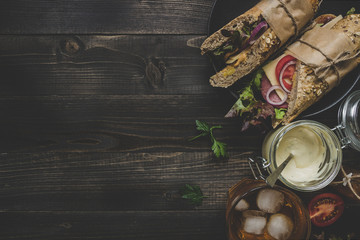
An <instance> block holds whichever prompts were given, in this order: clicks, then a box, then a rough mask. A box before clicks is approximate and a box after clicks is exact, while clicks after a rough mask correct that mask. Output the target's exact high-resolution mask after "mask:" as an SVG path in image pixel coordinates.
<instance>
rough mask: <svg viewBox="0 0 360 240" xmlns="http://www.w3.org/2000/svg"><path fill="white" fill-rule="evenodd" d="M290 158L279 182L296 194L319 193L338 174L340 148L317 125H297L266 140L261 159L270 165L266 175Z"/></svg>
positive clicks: (326, 132) (332, 137)
mask: <svg viewBox="0 0 360 240" xmlns="http://www.w3.org/2000/svg"><path fill="white" fill-rule="evenodd" d="M290 154H293V155H294V157H293V158H292V159H291V160H290V162H289V163H288V165H287V166H286V167H285V168H284V170H283V171H282V173H281V175H280V177H279V179H280V180H281V181H282V182H283V183H284V184H285V185H287V186H288V187H290V188H293V189H295V190H298V191H316V190H319V189H321V188H323V187H325V186H326V185H328V184H329V183H330V182H331V181H332V180H333V179H334V178H335V177H336V175H337V173H338V171H339V170H340V166H341V160H342V151H341V144H340V142H339V140H338V138H337V137H336V135H335V133H333V132H332V131H331V129H329V128H328V127H327V126H325V125H323V124H321V123H318V122H314V121H310V120H303V121H297V122H294V123H291V124H289V125H286V126H283V127H281V128H279V129H277V130H275V131H273V132H270V133H269V134H268V135H267V136H266V138H265V140H264V142H263V146H262V155H263V157H264V158H265V159H267V160H268V161H270V167H269V169H268V170H269V172H272V171H274V170H275V169H276V168H277V166H279V165H280V164H281V163H282V162H284V161H285V159H286V158H287V157H288V156H289V155H290Z"/></svg>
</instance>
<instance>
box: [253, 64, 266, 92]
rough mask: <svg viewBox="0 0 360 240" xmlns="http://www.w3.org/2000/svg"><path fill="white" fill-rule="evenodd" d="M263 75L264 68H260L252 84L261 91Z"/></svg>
mask: <svg viewBox="0 0 360 240" xmlns="http://www.w3.org/2000/svg"><path fill="white" fill-rule="evenodd" d="M263 75H264V71H263V70H262V68H260V69H259V70H257V72H256V73H255V76H254V78H253V80H252V82H251V83H250V84H252V85H253V86H254V87H256V89H258V90H259V89H260V87H261V79H262V77H263Z"/></svg>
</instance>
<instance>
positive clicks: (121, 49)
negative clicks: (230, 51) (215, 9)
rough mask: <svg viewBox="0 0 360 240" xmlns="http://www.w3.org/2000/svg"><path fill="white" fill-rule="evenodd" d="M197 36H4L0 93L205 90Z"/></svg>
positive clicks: (204, 61) (205, 67)
mask: <svg viewBox="0 0 360 240" xmlns="http://www.w3.org/2000/svg"><path fill="white" fill-rule="evenodd" d="M196 37H198V36H197V35H186V36H183V35H180V36H167V35H154V36H146V35H141V36H130V35H124V36H64V35H59V36H46V35H43V36H14V35H12V36H0V44H1V46H2V47H1V48H0V70H1V72H2V73H3V76H4V77H3V79H2V81H1V82H0V93H1V95H3V96H4V95H19V94H21V95H53V94H56V95H66V94H71V95H74V94H127V95H129V94H134V95H138V94H203V93H215V92H216V91H215V89H213V88H211V86H210V85H209V84H208V79H209V77H210V76H211V75H212V74H213V69H212V68H211V66H210V63H209V59H208V58H207V57H205V56H201V55H200V54H199V53H200V50H199V49H197V48H194V47H189V46H188V45H187V42H188V41H189V40H191V39H193V38H196Z"/></svg>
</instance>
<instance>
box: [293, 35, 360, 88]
mask: <svg viewBox="0 0 360 240" xmlns="http://www.w3.org/2000/svg"><path fill="white" fill-rule="evenodd" d="M298 41H299V42H301V43H303V44H305V45H307V46H309V47H311V48H312V49H314V50H316V51H318V52H319V53H321V55H323V56H324V57H325V58H326V61H328V62H329V63H328V64H323V65H322V66H318V65H315V64H307V65H308V66H310V67H311V68H314V72H315V74H316V75H318V74H319V72H322V73H321V74H319V75H320V76H318V77H319V78H323V77H325V76H327V74H328V72H329V71H330V69H331V68H333V69H334V70H335V72H336V75H337V84H339V83H340V73H339V70H338V69H337V67H336V64H338V63H341V62H345V61H348V60H352V59H355V58H357V57H358V56H359V55H360V51H358V52H357V53H356V54H355V55H353V56H352V57H348V56H349V54H350V52H342V53H340V54H339V55H338V56H337V57H336V58H335V60H333V59H331V58H330V57H328V56H327V55H326V54H325V53H324V52H323V51H321V50H320V49H319V48H317V47H315V46H314V45H312V44H310V43H308V42H305V41H304V40H301V39H299V40H298Z"/></svg>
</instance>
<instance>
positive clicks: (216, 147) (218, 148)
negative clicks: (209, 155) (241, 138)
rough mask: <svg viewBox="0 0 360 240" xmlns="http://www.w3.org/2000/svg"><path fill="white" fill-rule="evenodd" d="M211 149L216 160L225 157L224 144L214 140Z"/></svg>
mask: <svg viewBox="0 0 360 240" xmlns="http://www.w3.org/2000/svg"><path fill="white" fill-rule="evenodd" d="M211 149H212V150H213V152H214V154H215V156H216V157H217V158H219V157H220V156H221V157H227V152H226V143H223V142H219V141H216V140H215V139H214V143H213V145H212V147H211Z"/></svg>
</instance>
